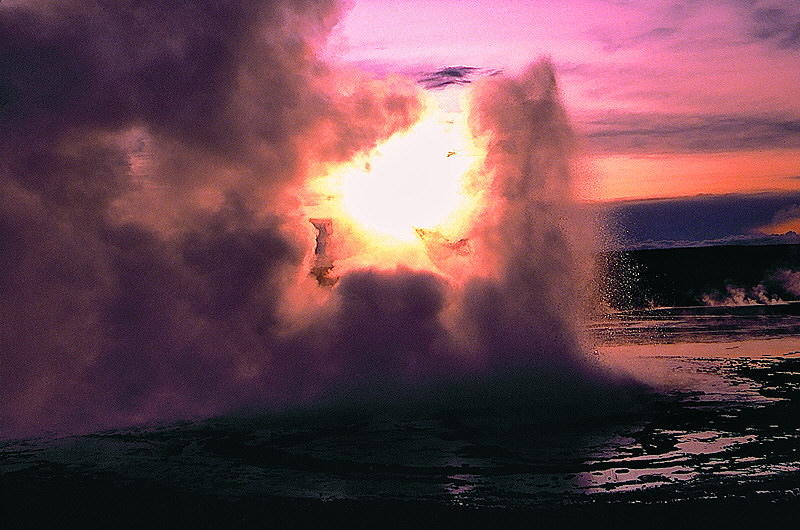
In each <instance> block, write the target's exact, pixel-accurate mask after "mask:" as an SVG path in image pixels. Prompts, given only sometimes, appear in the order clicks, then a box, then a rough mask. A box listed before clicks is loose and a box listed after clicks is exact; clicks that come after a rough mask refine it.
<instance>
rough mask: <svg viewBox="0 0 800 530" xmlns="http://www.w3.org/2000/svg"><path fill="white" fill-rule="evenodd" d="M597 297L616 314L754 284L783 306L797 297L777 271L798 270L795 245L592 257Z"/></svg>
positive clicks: (688, 302)
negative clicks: (597, 277)
mask: <svg viewBox="0 0 800 530" xmlns="http://www.w3.org/2000/svg"><path fill="white" fill-rule="evenodd" d="M596 262H597V268H598V270H599V271H600V275H601V278H602V281H601V286H600V290H601V293H600V295H601V298H602V299H603V301H604V302H606V303H607V304H608V305H609V306H610V307H611V308H613V309H617V310H630V309H644V308H652V307H685V306H701V305H705V303H704V300H703V298H704V295H706V296H710V297H712V298H717V299H719V300H721V299H724V297H725V296H726V294H727V293H728V292H729V291H728V288H729V287H731V288H739V289H744V290H745V291H746V292H749V291H750V290H752V289H753V288H756V287H757V286H761V287H763V288H764V289H765V292H766V293H768V294H769V295H770V296H774V297H778V298H780V300H783V301H785V302H790V301H796V300H798V299H800V297H798V295H797V293H793V292H791V291H790V290H788V289H787V286H786V285H785V284H784V283H782V281H781V278H780V273H781V271H787V270H789V271H794V272H797V271H800V245H761V246H748V245H730V246H716V247H694V248H673V249H648V250H632V251H617V252H604V253H601V254H599V255H598V256H597V258H596Z"/></svg>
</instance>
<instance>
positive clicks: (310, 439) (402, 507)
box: [0, 316, 800, 524]
mask: <svg viewBox="0 0 800 530" xmlns="http://www.w3.org/2000/svg"><path fill="white" fill-rule="evenodd" d="M681 318H683V319H684V320H683V321H681V322H682V323H681V324H680V325H678V326H673V327H674V328H676V329H677V328H681V329H684V328H686V326H688V327H689V328H690V329H695V328H696V327H697V326H698V325H700V324H701V323H703V322H706V321H695V322H693V323H690V324H689V323H687V322H686V321H685V319H686V318H687V317H685V316H683V317H681ZM648 322H650V324H652V321H648V320H647V319H643V320H641V321H639V322H636V323H634V322H631V321H629V322H627V324H629V325H634V324H635V325H636V326H637V327H638V329H649V330H650V331H652V325H651V327H650V328H648ZM658 322H659V324H658V326H661V328H659V329H662V328H663V326H662V321H661V320H659V321H658ZM795 324H796V323H795ZM606 331H608V330H606ZM745 335H746V334H743V333H742V332H741V329H739V330H738V331H737V333H736V334H735V336H734V335H732V336H729V337H727V338H726V339H727V340H725V342H716V343H714V342H712V343H709V342H704V343H697V342H677V341H671V340H668V339H670V338H671V339H676V338H678V337H679V336H680V334H679V333H678V332H677V331H676V332H675V333H673V334H672V335H671V336H668V335H665V334H664V333H663V329H662V331H659V334H655V335H653V336H659V337H661V338H662V339H663V340H662V342H672V343H670V344H655V343H651V344H633V343H630V342H629V343H626V344H621V343H620V342H619V341H616V342H615V343H614V344H607V345H604V346H601V347H600V348H599V349H598V354H597V355H598V357H599V359H600V362H603V363H606V364H609V365H611V366H613V367H615V369H617V370H624V371H628V372H630V373H633V374H636V375H637V376H639V377H641V378H642V379H644V380H646V381H647V382H648V383H650V384H652V385H654V386H655V387H656V388H658V389H659V390H660V392H661V393H662V396H663V397H662V398H661V399H658V400H655V401H654V402H653V403H652V404H651V405H650V406H649V407H647V408H646V410H645V411H644V412H641V413H637V414H634V415H627V416H610V417H607V418H599V419H596V420H593V421H591V422H581V423H575V422H569V421H566V420H567V419H566V418H565V421H564V422H547V423H537V422H536V420H535V418H530V421H521V420H520V419H519V418H515V421H511V422H508V421H504V420H502V418H504V417H506V416H505V411H503V410H463V409H462V410H459V411H453V410H448V409H442V410H435V411H432V412H431V411H428V412H425V413H424V414H422V413H413V412H409V411H402V410H395V411H394V412H390V413H383V414H379V413H372V414H369V415H360V414H356V413H353V412H352V410H351V411H349V412H341V413H339V414H336V413H334V412H332V411H330V410H328V411H326V412H325V413H324V414H313V413H295V414H288V413H285V414H281V415H276V416H262V417H258V418H253V417H247V418H245V417H238V418H218V419H214V420H209V421H204V422H198V423H180V424H174V425H166V426H159V427H149V428H145V427H143V428H135V429H126V430H117V431H106V432H101V433H96V434H91V435H85V436H73V437H61V438H39V439H31V440H16V441H5V442H2V444H1V445H0V457H1V458H2V482H3V486H4V493H3V495H4V505H5V506H8V507H10V510H6V509H5V506H4V510H3V516H2V517H3V518H11V519H13V521H14V522H23V523H25V522H28V523H37V522H38V523H43V522H44V523H47V522H50V523H59V522H74V521H78V522H86V521H89V522H91V521H103V522H108V521H111V520H119V521H125V520H128V519H129V518H133V519H135V520H137V521H140V522H162V523H163V522H164V521H168V520H171V521H181V522H184V523H185V522H192V521H195V522H201V523H205V524H213V522H214V521H216V522H218V523H220V524H221V523H222V522H228V521H230V520H234V521H238V522H253V521H260V520H264V521H272V522H279V523H280V522H282V523H285V524H292V523H294V524H304V523H311V522H313V520H314V519H315V518H316V517H326V518H327V517H335V518H337V517H338V518H342V519H347V520H348V521H359V522H362V523H365V522H369V521H373V522H375V521H385V518H386V517H390V518H394V520H395V521H396V522H397V523H398V524H399V521H407V520H408V519H409V518H411V519H415V518H419V519H420V520H423V519H424V518H426V517H433V518H434V519H430V520H427V521H428V522H431V521H434V520H435V518H436V517H442V518H444V519H443V520H446V521H449V522H458V521H461V522H467V523H473V524H481V521H482V522H483V523H487V524H488V522H490V521H491V520H494V519H492V518H496V517H501V518H502V517H506V518H511V519H514V518H520V520H522V519H524V518H525V517H528V516H530V515H531V514H532V513H536V514H537V517H540V518H541V517H545V518H547V517H553V518H555V517H556V515H555V514H561V515H559V516H566V517H571V516H572V517H582V516H584V515H589V514H593V513H595V512H608V513H610V514H611V515H620V516H622V515H624V516H625V517H634V520H635V518H636V517H640V518H642V520H646V519H647V518H648V517H650V515H648V514H651V515H653V514H655V515H657V514H664V513H665V512H668V513H670V514H672V515H677V514H684V513H685V512H686V510H687V509H692V510H695V511H696V510H700V511H708V510H711V511H713V512H714V513H715V514H716V516H720V517H723V518H725V517H727V518H728V519H727V520H730V521H731V522H735V521H739V520H740V518H741V517H750V518H751V519H752V518H756V517H759V518H760V517H767V516H776V515H777V514H780V513H784V512H786V513H788V511H789V510H791V509H796V508H797V506H798V500H797V499H798V498H799V497H800V453H799V452H798V449H799V448H800V409H799V408H798V406H799V404H800V339H797V338H795V337H786V336H784V337H782V338H781V337H778V338H767V339H764V338H760V339H748V340H741V339H743V338H746V337H745ZM640 336H641V335H640ZM723 338H725V337H723ZM732 339H739V340H732ZM650 342H653V341H650ZM664 503H669V504H664ZM42 507H47V509H46V510H42V509H41V508H42ZM642 507H647V511H642V510H643V508H642ZM475 509H478V511H477V512H476V511H474V510H475ZM564 510H566V512H564ZM565 513H566V515H565ZM489 514H490V515H489ZM474 516H477V517H478V518H477V519H473V517H474ZM482 517H484V518H489V519H482ZM328 521H329V522H330V519H329V520H328Z"/></svg>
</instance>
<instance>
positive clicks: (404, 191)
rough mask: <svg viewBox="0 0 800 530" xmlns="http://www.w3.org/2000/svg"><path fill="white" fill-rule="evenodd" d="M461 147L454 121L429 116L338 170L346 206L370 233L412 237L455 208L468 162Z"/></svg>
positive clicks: (446, 215) (441, 221)
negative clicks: (363, 157)
mask: <svg viewBox="0 0 800 530" xmlns="http://www.w3.org/2000/svg"><path fill="white" fill-rule="evenodd" d="M465 149H466V148H465V145H464V139H463V137H462V136H461V135H459V134H458V131H457V130H456V127H455V126H454V125H453V124H452V123H446V122H443V121H440V120H437V119H436V118H435V117H428V118H427V119H424V120H422V121H421V122H419V123H418V124H417V125H416V126H414V127H413V128H412V129H411V130H409V131H408V132H406V133H404V134H398V135H396V136H394V137H392V138H391V139H389V140H388V141H387V142H386V143H384V144H382V145H381V146H379V147H378V148H377V149H375V150H374V151H373V152H372V153H371V156H369V157H368V158H367V159H365V160H360V161H359V162H358V163H357V165H354V166H351V167H349V168H348V169H347V170H346V171H345V172H344V173H343V174H342V180H341V196H342V201H343V206H344V209H345V210H346V212H347V213H349V214H350V215H351V216H352V217H353V219H354V220H355V221H356V222H357V223H358V224H359V225H360V226H361V228H363V229H365V230H367V231H369V232H372V233H373V234H374V235H382V236H389V237H392V238H394V239H397V240H400V241H411V240H413V239H414V238H415V237H416V236H415V234H414V228H431V227H436V226H438V225H440V224H442V223H444V222H446V221H447V220H448V218H449V217H451V216H452V215H453V214H454V212H457V211H458V209H459V205H460V203H461V202H462V193H461V176H462V175H463V174H464V173H465V172H466V171H467V169H468V168H469V165H470V162H471V158H470V157H469V156H468V155H467V154H466V153H465Z"/></svg>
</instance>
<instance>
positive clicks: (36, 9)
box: [0, 0, 595, 436]
mask: <svg viewBox="0 0 800 530" xmlns="http://www.w3.org/2000/svg"><path fill="white" fill-rule="evenodd" d="M336 20H337V8H336V6H335V5H333V4H331V3H329V2H326V1H321V0H319V1H318V0H283V1H274V0H270V1H262V2H259V1H233V0H229V1H222V2H193V1H189V0H182V1H181V0H179V1H173V0H169V1H167V0H139V1H134V0H118V1H109V2H102V3H94V2H80V1H66V2H42V3H38V2H31V4H30V5H27V4H25V3H20V4H15V5H14V6H10V7H3V8H2V10H0V65H2V71H3V77H2V78H1V79H0V245H1V246H0V260H1V261H0V310H1V311H2V314H1V315H0V344H2V352H1V353H0V385H1V386H2V392H0V434H2V435H3V436H11V435H17V434H26V433H33V432H39V431H46V430H54V431H76V430H84V429H93V428H99V427H103V426H112V425H119V424H126V423H131V422H137V421H148V420H162V419H163V420H168V419H174V418H180V417H202V416H208V415H213V414H218V413H224V412H226V411H230V410H233V409H237V408H242V407H267V408H271V407H282V406H286V405H293V404H303V403H315V402H318V401H319V400H324V399H326V396H331V395H341V393H342V392H348V389H349V388H356V387H358V388H362V389H364V388H367V389H369V388H372V389H373V390H374V389H382V390H381V391H388V390H389V389H397V390H398V391H409V390H411V391H413V390H414V389H416V388H423V387H425V388H431V387H435V386H436V385H438V384H443V383H442V382H445V381H453V380H455V379H459V380H464V379H468V380H476V379H480V378H481V377H483V376H485V375H486V374H490V375H491V374H502V373H506V372H508V373H512V372H513V373H519V372H520V371H522V372H526V371H528V372H530V373H531V374H538V375H534V376H531V378H530V381H529V382H530V383H531V384H532V385H534V386H535V385H537V384H539V385H540V386H541V385H545V386H546V385H553V384H556V383H554V381H561V383H558V384H562V383H563V384H572V383H568V382H569V381H572V382H573V383H574V385H573V387H574V386H575V385H578V386H579V385H584V386H585V387H587V388H589V387H590V386H591V385H589V383H587V381H590V380H594V379H595V377H594V376H593V375H591V374H590V372H591V371H592V370H591V369H590V368H588V367H587V365H586V363H585V362H584V361H583V357H582V354H581V352H582V351H583V345H582V339H581V332H580V325H579V322H580V317H581V311H582V310H581V308H582V307H584V304H583V303H582V295H581V293H583V292H587V291H588V289H584V288H583V285H582V284H581V281H582V279H583V278H586V277H587V276H586V275H585V274H584V273H585V272H586V266H587V264H588V261H589V260H588V259H586V258H587V256H586V255H584V254H583V253H582V252H579V251H578V249H583V248H585V244H578V242H579V241H584V242H585V241H587V239H586V236H587V234H584V233H581V230H579V227H581V226H584V223H581V222H580V220H579V219H577V218H576V214H575V212H574V211H573V208H572V207H571V202H570V196H569V185H570V178H571V176H570V172H569V167H568V162H569V156H570V149H571V134H570V130H569V127H568V125H567V121H566V119H565V116H564V112H563V110H562V107H561V106H560V105H559V102H558V95H557V90H556V84H555V80H554V77H553V71H552V68H551V67H550V66H549V65H548V64H547V63H543V64H539V65H534V66H532V67H531V68H530V69H529V70H528V71H527V72H526V73H525V74H523V75H522V76H521V77H519V78H505V77H500V76H498V77H493V78H489V79H485V80H483V81H481V82H478V83H476V84H475V88H474V91H473V96H472V103H471V108H472V110H471V115H470V124H471V128H472V132H473V134H474V136H475V137H476V139H477V141H478V142H479V144H480V145H481V147H482V149H484V150H485V158H484V160H483V162H482V164H481V165H480V167H478V168H477V169H476V171H474V173H473V174H472V181H471V186H472V187H473V190H474V191H475V193H479V194H481V195H482V197H483V198H484V208H483V209H482V212H481V215H480V216H479V218H478V220H477V221H476V222H475V223H474V225H473V226H472V228H471V229H470V231H469V233H465V234H462V235H460V236H459V238H457V239H454V240H452V241H449V240H445V243H442V244H441V245H440V244H438V243H436V241H433V240H430V241H428V242H427V244H428V247H429V253H434V254H435V253H436V252H438V253H439V254H441V255H442V256H443V257H442V260H443V261H447V259H446V258H447V253H448V252H449V251H452V252H453V253H455V254H457V255H459V256H463V255H464V254H466V253H467V249H468V252H469V256H468V257H469V259H470V260H471V262H472V263H473V267H474V270H475V271H479V273H478V272H476V273H475V274H472V273H470V274H469V275H468V278H467V279H466V280H464V281H462V282H454V281H452V280H451V279H449V277H448V275H447V274H446V273H443V270H444V269H446V267H444V266H443V267H442V269H441V270H431V271H419V270H410V269H405V268H398V269H395V270H378V269H374V268H371V267H364V268H361V269H356V270H349V271H346V272H345V273H343V274H342V275H341V277H338V276H337V275H336V274H335V273H336V269H335V259H336V256H333V255H329V254H328V250H326V249H325V248H322V249H320V246H323V247H324V246H325V245H326V244H327V243H326V238H327V237H329V236H330V237H331V238H335V237H336V226H335V224H334V225H331V224H328V223H327V221H325V220H319V219H317V220H314V224H313V225H312V224H310V223H309V219H307V218H304V217H303V216H302V215H301V214H300V212H301V208H300V207H299V205H298V204H297V201H296V199H294V198H293V197H295V196H296V194H295V193H294V191H295V190H297V189H298V188H301V187H302V186H303V185H304V183H305V182H306V180H307V179H308V178H310V177H312V176H315V175H317V174H319V173H321V172H325V171H326V170H328V169H329V168H331V167H334V166H336V165H337V164H340V163H342V162H344V161H347V160H350V159H351V158H352V157H354V156H356V155H358V154H364V153H366V152H368V151H369V150H370V149H372V148H373V147H374V146H376V145H377V144H379V143H380V142H382V141H384V140H386V139H387V138H389V137H390V136H391V135H393V134H394V133H396V132H398V131H402V130H405V129H407V128H409V127H410V126H411V125H413V124H414V123H415V121H416V120H417V119H418V117H419V116H420V114H421V113H422V111H423V108H424V102H423V99H422V98H421V96H420V89H419V88H418V87H417V86H416V85H415V84H414V83H412V82H408V81H405V80H403V79H400V78H388V79H376V78H373V77H370V76H368V75H366V74H363V73H360V72H357V71H353V70H349V69H345V68H342V67H339V66H335V65H329V64H325V63H323V62H321V61H320V60H319V59H318V57H317V55H316V51H317V50H318V49H319V47H320V46H321V45H322V44H323V43H324V39H325V36H326V34H327V32H328V31H329V30H330V28H331V27H332V26H333V25H334V24H335V23H336ZM437 245H438V246H437ZM447 245H450V247H448V246H447ZM448 248H449V249H450V250H449V251H448ZM309 271H312V272H315V273H314V275H309ZM545 372H547V373H548V374H551V375H552V374H555V375H553V377H549V378H548V379H542V377H544V376H542V374H544V373H545ZM537 378H539V379H537ZM537 381H540V382H539V383H537ZM577 382H582V383H577ZM587 385H588V386H587ZM554 392H555V394H554V395H560V394H563V393H564V392H563V391H562V390H559V389H556V390H555V391H554Z"/></svg>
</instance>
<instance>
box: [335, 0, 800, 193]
mask: <svg viewBox="0 0 800 530" xmlns="http://www.w3.org/2000/svg"><path fill="white" fill-rule="evenodd" d="M328 53H329V54H330V55H332V56H335V57H337V58H338V59H339V60H344V61H345V62H350V63H356V64H358V65H359V66H361V67H363V68H367V69H371V70H375V71H379V72H385V73H392V72H401V73H406V74H410V75H412V76H419V75H421V74H422V73H423V72H426V71H431V70H436V69H439V68H442V67H445V66H454V65H466V66H474V67H479V68H485V69H501V70H503V71H507V72H514V71H517V70H519V69H521V68H523V67H524V66H525V65H527V64H528V63H529V62H531V61H533V60H536V59H537V58H539V57H542V56H546V57H550V58H551V60H552V61H553V62H554V63H555V65H556V68H557V71H558V74H559V80H560V86H561V91H562V95H563V98H564V102H565V104H566V106H567V108H568V109H569V111H570V114H571V116H572V118H573V120H574V123H575V126H576V128H577V130H578V131H579V133H580V134H581V135H582V136H583V137H585V138H586V152H587V153H588V154H589V158H590V161H591V164H590V165H592V167H593V172H592V173H593V175H594V176H595V177H596V179H598V181H597V182H591V183H589V182H587V184H586V185H585V186H584V187H583V189H582V190H580V193H581V194H582V196H583V197H584V198H586V199H614V198H623V197H625V198H631V197H648V196H679V195H693V194H698V193H721V192H723V193H724V192H741V191H754V190H798V189H800V179H798V178H795V177H797V176H799V175H800V75H798V72H800V5H797V4H792V3H789V2H783V3H781V2H752V3H744V2H735V1H731V2H662V1H645V2H631V3H626V2H612V1H598V0H595V1H589V0H575V1H566V2H551V3H546V2H517V1H501V2H488V1H483V2H481V1H476V2H457V1H452V0H451V1H428V0H416V1H408V2H393V1H386V0H379V1H356V2H354V3H353V5H352V9H351V10H350V11H349V12H347V13H346V15H345V16H344V17H343V19H342V20H341V22H340V24H339V25H338V26H337V27H336V28H335V30H334V33H333V35H332V36H331V39H330V41H329V47H328ZM458 90H461V89H459V88H449V89H446V90H445V91H444V92H452V91H458ZM445 97H446V96H445Z"/></svg>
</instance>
